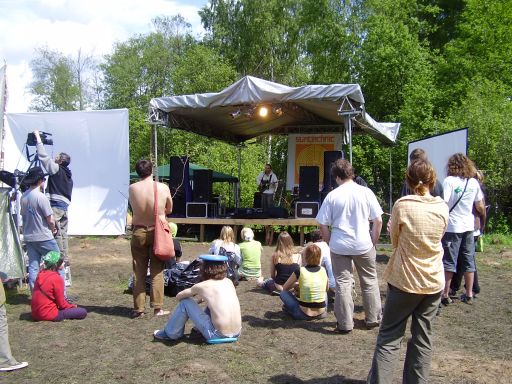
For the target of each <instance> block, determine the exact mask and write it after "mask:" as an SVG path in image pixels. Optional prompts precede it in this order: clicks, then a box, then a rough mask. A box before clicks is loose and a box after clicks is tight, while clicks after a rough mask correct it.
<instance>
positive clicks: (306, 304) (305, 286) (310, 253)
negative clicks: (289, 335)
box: [280, 244, 329, 320]
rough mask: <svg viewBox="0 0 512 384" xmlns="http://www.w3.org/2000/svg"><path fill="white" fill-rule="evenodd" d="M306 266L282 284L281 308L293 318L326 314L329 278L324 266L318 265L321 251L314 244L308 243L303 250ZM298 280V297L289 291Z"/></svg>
mask: <svg viewBox="0 0 512 384" xmlns="http://www.w3.org/2000/svg"><path fill="white" fill-rule="evenodd" d="M303 255H304V257H305V261H306V266H305V267H300V269H299V270H298V271H295V272H293V273H292V274H291V276H290V277H289V278H288V280H287V281H286V283H284V285H283V291H282V292H281V295H280V297H281V300H282V301H283V303H284V305H283V310H284V311H285V312H286V313H288V314H289V315H290V316H291V317H293V318H294V319H295V320H314V319H323V318H325V317H326V316H327V312H326V305H327V302H326V298H327V290H328V289H329V280H328V278H327V272H326V271H325V268H323V267H321V266H320V261H321V259H322V251H321V250H320V247H319V246H318V245H316V244H309V245H308V246H307V247H306V248H305V249H304V252H303ZM297 281H298V282H299V286H298V290H299V298H298V299H297V297H296V296H295V295H294V294H293V293H292V292H290V290H291V289H293V288H294V287H295V285H296V283H297Z"/></svg>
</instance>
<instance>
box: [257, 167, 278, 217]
mask: <svg viewBox="0 0 512 384" xmlns="http://www.w3.org/2000/svg"><path fill="white" fill-rule="evenodd" d="M256 183H257V184H258V191H259V192H260V193H261V208H263V209H264V210H265V209H268V208H270V207H273V206H274V193H275V192H276V189H277V183H278V180H277V176H276V174H275V173H274V172H272V166H271V165H270V164H265V170H264V171H261V172H260V174H259V175H258V177H256Z"/></svg>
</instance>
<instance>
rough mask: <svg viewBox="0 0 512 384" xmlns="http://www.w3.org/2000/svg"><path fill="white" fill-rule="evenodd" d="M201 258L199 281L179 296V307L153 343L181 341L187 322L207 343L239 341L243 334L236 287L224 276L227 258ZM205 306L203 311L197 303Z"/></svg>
mask: <svg viewBox="0 0 512 384" xmlns="http://www.w3.org/2000/svg"><path fill="white" fill-rule="evenodd" d="M205 257H208V258H217V259H218V260H219V261H211V260H208V259H204V258H203V264H202V266H201V277H202V281H201V282H200V283H197V284H196V285H194V286H193V287H191V288H188V289H185V290H183V291H181V292H180V293H178V295H177V296H176V298H177V299H178V300H179V303H178V306H177V307H176V309H175V310H174V312H173V313H172V315H171V316H170V317H169V321H167V324H166V325H165V328H164V329H162V330H157V331H155V332H154V333H153V336H154V338H155V339H156V340H162V341H165V340H168V341H169V340H178V339H180V338H181V337H183V333H184V330H185V323H186V322H187V320H188V319H189V318H190V319H191V320H192V322H193V323H194V326H195V328H196V329H197V330H198V331H199V332H201V334H202V335H203V336H204V338H205V339H206V340H210V339H221V338H226V337H238V336H239V335H240V331H241V330H242V316H241V314H240V303H239V302H238V297H237V295H236V290H235V286H234V285H233V282H232V281H231V280H229V279H228V278H227V277H226V276H227V269H228V265H227V263H226V261H220V260H227V257H226V256H214V255H207V256H205ZM203 301H204V302H205V303H206V308H205V309H204V310H203V309H202V308H201V307H200V306H199V304H198V303H200V302H203Z"/></svg>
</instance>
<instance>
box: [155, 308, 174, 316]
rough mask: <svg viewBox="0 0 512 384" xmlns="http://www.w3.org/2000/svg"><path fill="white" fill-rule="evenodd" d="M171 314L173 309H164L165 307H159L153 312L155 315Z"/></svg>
mask: <svg viewBox="0 0 512 384" xmlns="http://www.w3.org/2000/svg"><path fill="white" fill-rule="evenodd" d="M170 314H171V311H164V310H163V309H157V310H155V313H154V314H153V316H167V315H170Z"/></svg>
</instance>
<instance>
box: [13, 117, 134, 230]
mask: <svg viewBox="0 0 512 384" xmlns="http://www.w3.org/2000/svg"><path fill="white" fill-rule="evenodd" d="M6 116H7V127H6V136H5V142H4V151H5V167H4V169H5V170H7V171H9V172H13V171H14V170H15V169H18V170H20V171H26V170H27V169H28V167H29V164H30V163H29V161H28V160H27V155H26V152H25V149H26V148H28V150H29V155H31V154H32V153H35V147H27V146H26V145H25V143H26V141H27V135H28V133H30V132H33V131H34V130H36V129H38V130H39V131H43V132H48V133H51V134H52V136H51V139H53V142H54V145H53V146H48V145H46V146H45V148H46V151H47V152H48V154H49V155H51V156H52V157H55V156H56V155H57V154H59V153H60V152H66V153H67V154H69V155H70V156H71V164H70V166H69V168H70V169H71V172H72V174H73V183H74V186H73V195H72V198H71V205H70V206H69V229H68V233H69V234H70V235H120V234H124V233H125V226H126V211H127V206H128V200H127V197H128V185H129V173H130V170H129V167H130V164H129V147H128V135H129V131H128V110H127V109H116V110H109V111H80V112H36V113H10V114H9V113H8V114H6Z"/></svg>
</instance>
